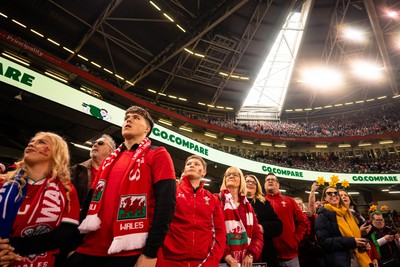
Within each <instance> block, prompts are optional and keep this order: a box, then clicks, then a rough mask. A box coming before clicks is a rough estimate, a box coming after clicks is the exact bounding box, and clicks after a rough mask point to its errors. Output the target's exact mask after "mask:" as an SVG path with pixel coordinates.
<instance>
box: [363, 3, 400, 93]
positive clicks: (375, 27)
mask: <svg viewBox="0 0 400 267" xmlns="http://www.w3.org/2000/svg"><path fill="white" fill-rule="evenodd" d="M364 5H365V8H366V9H367V13H368V17H369V20H370V22H371V26H372V31H373V32H374V36H375V39H376V42H377V44H378V48H379V52H380V54H381V57H382V61H383V66H384V68H385V71H386V74H387V77H388V79H389V84H390V88H391V89H392V92H393V94H395V95H397V94H398V93H399V90H398V88H397V84H396V80H395V77H394V73H393V69H392V64H391V63H390V58H389V53H388V50H387V47H386V43H385V40H384V38H383V33H382V29H381V26H380V24H379V19H378V15H377V14H376V9H375V5H374V3H373V1H372V0H364Z"/></svg>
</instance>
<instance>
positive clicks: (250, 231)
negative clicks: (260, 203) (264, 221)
mask: <svg viewBox="0 0 400 267" xmlns="http://www.w3.org/2000/svg"><path fill="white" fill-rule="evenodd" d="M219 197H220V200H221V207H222V210H223V213H224V218H225V227H226V246H225V252H224V256H223V259H224V261H225V262H226V263H228V264H229V266H231V267H237V266H241V267H250V266H252V263H253V262H256V261H257V260H258V259H259V257H260V256H261V251H262V247H263V244H264V238H263V234H262V232H261V229H260V227H259V226H258V220H257V216H256V214H255V212H254V210H253V208H252V207H251V204H250V203H249V201H248V200H247V198H246V181H245V179H244V176H243V173H242V171H241V170H240V169H239V168H237V167H229V168H228V169H227V170H226V171H225V174H224V178H223V181H222V185H221V192H220V195H219Z"/></svg>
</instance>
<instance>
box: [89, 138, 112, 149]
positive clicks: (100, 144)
mask: <svg viewBox="0 0 400 267" xmlns="http://www.w3.org/2000/svg"><path fill="white" fill-rule="evenodd" d="M96 144H97V145H98V146H104V145H107V146H109V147H111V148H112V146H111V145H110V144H108V143H106V142H104V141H103V140H100V141H95V142H94V143H93V145H92V146H94V145H96Z"/></svg>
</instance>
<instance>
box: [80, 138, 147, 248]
mask: <svg viewBox="0 0 400 267" xmlns="http://www.w3.org/2000/svg"><path fill="white" fill-rule="evenodd" d="M150 145H151V141H150V139H149V138H147V137H146V138H145V139H143V141H142V142H141V143H140V144H139V147H138V148H137V149H136V151H135V154H134V155H133V157H132V159H131V161H130V163H129V166H128V168H127V171H126V173H125V174H124V177H123V178H122V182H121V186H120V189H119V196H120V201H119V210H118V214H117V216H116V218H115V222H114V227H113V233H114V234H113V236H114V239H113V242H112V243H111V246H110V247H109V249H108V253H109V254H113V253H118V252H121V251H124V250H135V249H140V248H143V247H144V245H145V243H146V239H147V235H148V230H149V222H148V219H147V216H146V214H147V213H146V210H147V195H146V194H143V188H146V187H147V185H146V183H147V181H146V180H145V179H141V177H146V175H144V174H141V171H143V169H141V168H140V165H141V164H143V163H144V156H145V155H146V154H147V151H148V150H149V148H150ZM121 150H122V145H120V146H119V147H118V148H117V149H116V150H115V151H114V152H112V153H111V154H110V155H109V156H108V157H107V158H106V159H105V160H104V161H103V163H102V165H101V167H100V169H99V172H98V174H97V176H96V181H95V183H94V184H95V185H96V187H95V190H94V193H93V198H92V202H91V203H90V208H89V211H88V215H87V216H86V218H85V219H84V220H83V222H82V223H81V225H80V226H79V230H80V231H81V233H88V232H91V231H96V230H97V229H99V228H100V223H101V219H100V218H99V217H98V213H99V211H100V209H101V207H102V203H103V199H104V198H103V195H104V190H106V188H107V180H108V178H109V176H110V170H111V169H112V165H113V162H114V161H115V160H116V159H117V158H118V156H119V155H120V154H121ZM109 216H112V215H111V214H110V215H109ZM129 223H136V224H137V223H139V224H141V225H142V226H143V227H141V228H140V229H136V228H134V227H127V225H128V224H129Z"/></svg>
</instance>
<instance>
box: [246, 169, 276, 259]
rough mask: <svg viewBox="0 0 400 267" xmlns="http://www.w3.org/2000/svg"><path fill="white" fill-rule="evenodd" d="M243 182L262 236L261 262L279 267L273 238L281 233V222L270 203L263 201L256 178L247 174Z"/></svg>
mask: <svg viewBox="0 0 400 267" xmlns="http://www.w3.org/2000/svg"><path fill="white" fill-rule="evenodd" d="M245 181H246V188H247V193H246V197H247V200H248V201H249V202H250V204H251V206H252V207H253V209H254V212H255V213H256V215H257V220H258V225H259V226H260V228H261V232H262V233H263V236H264V246H263V249H262V254H261V261H262V262H266V263H267V266H279V261H278V257H277V254H276V251H275V246H274V241H273V238H274V237H277V236H279V235H280V234H281V233H282V229H283V225H282V221H281V220H280V219H279V217H278V215H277V214H276V213H275V211H274V208H273V207H272V205H271V203H270V202H269V201H268V200H266V199H265V197H264V194H263V192H262V189H261V184H260V182H259V181H258V179H257V177H256V176H255V175H253V174H248V175H246V176H245Z"/></svg>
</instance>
